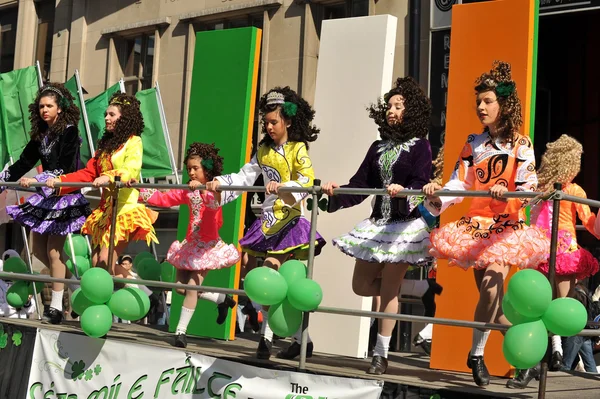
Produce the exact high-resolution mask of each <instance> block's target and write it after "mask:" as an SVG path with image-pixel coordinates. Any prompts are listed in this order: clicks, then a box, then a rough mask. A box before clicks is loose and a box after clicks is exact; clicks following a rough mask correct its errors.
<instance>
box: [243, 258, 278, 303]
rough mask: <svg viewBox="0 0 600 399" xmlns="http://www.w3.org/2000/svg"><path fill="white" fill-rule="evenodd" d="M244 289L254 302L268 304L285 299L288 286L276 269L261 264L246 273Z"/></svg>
mask: <svg viewBox="0 0 600 399" xmlns="http://www.w3.org/2000/svg"><path fill="white" fill-rule="evenodd" d="M244 291H245V292H246V295H248V297H249V298H250V299H251V300H253V301H254V302H256V303H258V304H261V305H265V306H269V305H275V304H277V303H280V302H281V301H283V300H284V299H285V296H286V295H287V291H288V286H287V283H286V282H285V278H283V276H282V275H281V274H279V272H278V271H276V270H273V269H271V268H269V267H266V266H262V267H257V268H256V269H253V270H251V271H250V272H249V273H248V274H247V275H246V278H245V279H244Z"/></svg>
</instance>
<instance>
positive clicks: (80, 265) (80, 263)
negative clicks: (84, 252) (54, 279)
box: [65, 255, 90, 278]
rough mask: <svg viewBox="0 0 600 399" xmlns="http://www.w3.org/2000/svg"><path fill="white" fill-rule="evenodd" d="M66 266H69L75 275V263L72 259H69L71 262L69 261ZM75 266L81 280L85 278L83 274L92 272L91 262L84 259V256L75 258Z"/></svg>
mask: <svg viewBox="0 0 600 399" xmlns="http://www.w3.org/2000/svg"><path fill="white" fill-rule="evenodd" d="M65 264H66V265H67V268H68V269H69V270H70V271H71V273H73V275H75V269H74V268H73V261H72V260H71V259H69V260H67V262H66V263H65ZM75 264H76V265H77V276H79V277H80V278H81V276H83V273H85V272H87V271H88V270H90V261H89V259H88V258H84V257H83V256H79V255H78V256H76V257H75Z"/></svg>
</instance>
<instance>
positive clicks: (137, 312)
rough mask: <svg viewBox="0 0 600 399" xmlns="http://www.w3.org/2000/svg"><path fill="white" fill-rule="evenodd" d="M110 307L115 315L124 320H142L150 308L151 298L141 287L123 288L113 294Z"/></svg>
mask: <svg viewBox="0 0 600 399" xmlns="http://www.w3.org/2000/svg"><path fill="white" fill-rule="evenodd" d="M108 307H109V309H110V310H111V311H112V312H113V314H114V315H115V316H117V317H119V318H121V319H123V320H130V321H135V320H140V319H143V318H144V316H146V314H148V311H149V310H150V298H148V295H146V294H145V293H144V292H143V291H142V290H140V289H139V288H133V287H129V288H123V289H120V290H118V291H117V292H115V293H114V294H113V296H112V297H111V298H110V300H109V301H108Z"/></svg>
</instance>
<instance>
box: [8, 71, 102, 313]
mask: <svg viewBox="0 0 600 399" xmlns="http://www.w3.org/2000/svg"><path fill="white" fill-rule="evenodd" d="M29 119H30V121H31V132H30V134H31V140H30V141H29V143H28V144H27V146H25V148H24V149H23V152H22V153H21V156H20V157H19V159H18V160H17V161H16V162H15V163H14V164H12V165H11V166H9V167H8V168H5V169H4V170H3V171H2V172H0V185H1V183H2V182H15V181H19V183H20V185H21V186H22V187H29V185H30V184H31V183H34V182H45V181H46V180H48V179H50V178H55V177H56V176H60V175H61V174H63V173H70V172H74V171H75V170H77V165H78V161H79V146H80V144H81V139H80V138H79V131H78V129H77V124H78V123H79V108H77V106H76V105H75V104H74V103H73V96H72V95H71V93H69V91H68V90H67V89H66V88H65V87H64V86H63V85H62V84H58V83H49V84H48V85H46V86H44V87H42V88H41V89H40V90H39V92H38V94H37V97H36V99H35V101H34V102H33V103H32V104H30V105H29ZM38 161H41V164H42V168H43V172H42V173H41V174H39V175H37V176H36V177H35V178H27V177H23V175H25V174H26V173H27V172H29V171H30V170H31V169H32V168H33V167H34V166H35V165H36V163H37V162H38ZM2 189H3V188H0V190H2ZM52 192H53V190H52V189H49V188H46V187H44V188H38V193H36V194H35V195H33V196H31V197H30V198H29V199H28V200H27V201H26V202H25V203H23V204H21V205H15V206H8V207H6V212H7V213H8V215H10V216H11V217H12V218H13V219H14V220H15V222H17V223H19V224H21V225H23V226H26V227H29V228H30V229H31V233H32V236H33V245H32V250H33V254H34V255H35V257H36V258H38V259H39V260H40V261H41V262H42V263H43V264H44V265H46V267H48V268H49V269H50V275H51V276H52V277H57V278H65V276H66V274H67V268H66V266H65V264H64V259H65V258H64V253H63V247H64V243H65V239H66V236H67V234H70V233H75V232H77V231H79V230H80V229H81V227H82V226H83V223H84V222H85V219H86V218H87V216H88V215H89V214H90V213H91V211H90V207H89V203H88V202H87V200H86V199H85V198H84V197H83V195H82V194H81V192H80V191H76V192H74V193H72V194H69V195H66V196H63V197H57V196H52ZM63 292H64V284H63V283H56V282H54V283H52V301H51V303H50V307H49V309H48V311H47V312H44V316H43V317H44V320H45V321H47V322H50V323H52V324H58V323H60V322H61V321H62V318H63V308H62V299H63Z"/></svg>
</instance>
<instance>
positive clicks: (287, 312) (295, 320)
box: [269, 299, 302, 337]
mask: <svg viewBox="0 0 600 399" xmlns="http://www.w3.org/2000/svg"><path fill="white" fill-rule="evenodd" d="M301 324H302V312H301V311H299V310H298V309H295V308H294V307H293V306H292V305H291V304H290V302H289V301H288V300H287V299H284V300H283V302H281V303H278V304H277V305H274V306H271V307H270V308H269V327H271V330H273V332H274V333H275V334H277V335H279V336H280V337H289V336H290V335H293V334H294V333H295V332H296V331H298V328H300V325H301Z"/></svg>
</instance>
